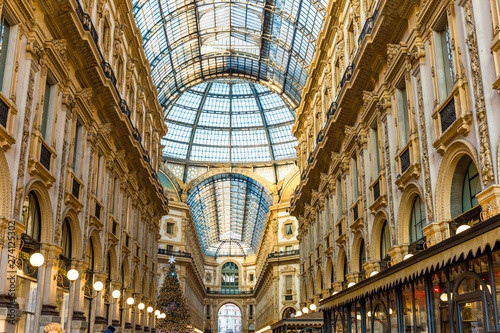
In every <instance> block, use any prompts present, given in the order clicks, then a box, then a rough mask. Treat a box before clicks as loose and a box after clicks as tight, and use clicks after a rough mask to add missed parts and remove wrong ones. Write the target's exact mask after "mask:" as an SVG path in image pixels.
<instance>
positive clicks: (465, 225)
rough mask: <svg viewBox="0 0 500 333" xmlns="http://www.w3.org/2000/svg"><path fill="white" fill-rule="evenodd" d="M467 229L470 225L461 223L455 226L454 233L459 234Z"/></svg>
mask: <svg viewBox="0 0 500 333" xmlns="http://www.w3.org/2000/svg"><path fill="white" fill-rule="evenodd" d="M467 229H470V225H468V224H462V225H461V226H460V227H458V228H457V231H456V233H457V234H459V233H461V232H464V231H465V230H467Z"/></svg>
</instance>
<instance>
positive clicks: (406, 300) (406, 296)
mask: <svg viewBox="0 0 500 333" xmlns="http://www.w3.org/2000/svg"><path fill="white" fill-rule="evenodd" d="M402 295H403V298H402V301H403V318H404V331H405V332H412V330H413V290H412V287H411V284H406V285H404V286H403V293H402Z"/></svg>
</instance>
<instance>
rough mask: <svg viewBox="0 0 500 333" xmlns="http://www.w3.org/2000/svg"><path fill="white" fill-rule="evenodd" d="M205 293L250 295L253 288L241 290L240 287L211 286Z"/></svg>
mask: <svg viewBox="0 0 500 333" xmlns="http://www.w3.org/2000/svg"><path fill="white" fill-rule="evenodd" d="M207 294H214V295H251V294H253V288H250V289H248V290H243V289H240V288H234V289H233V288H217V289H212V288H207Z"/></svg>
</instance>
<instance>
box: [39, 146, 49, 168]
mask: <svg viewBox="0 0 500 333" xmlns="http://www.w3.org/2000/svg"><path fill="white" fill-rule="evenodd" d="M51 157H52V153H51V152H50V150H49V149H48V148H47V147H46V146H45V145H44V144H43V143H42V146H41V147H40V164H41V165H43V167H44V168H45V169H47V171H49V172H50V159H51Z"/></svg>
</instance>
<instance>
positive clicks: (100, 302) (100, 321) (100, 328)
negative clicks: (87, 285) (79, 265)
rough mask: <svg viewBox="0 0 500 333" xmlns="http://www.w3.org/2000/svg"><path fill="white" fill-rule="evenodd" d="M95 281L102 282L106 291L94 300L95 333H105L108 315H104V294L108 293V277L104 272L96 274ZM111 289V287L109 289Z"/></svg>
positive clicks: (98, 294)
mask: <svg viewBox="0 0 500 333" xmlns="http://www.w3.org/2000/svg"><path fill="white" fill-rule="evenodd" d="M94 276H95V281H101V282H102V283H104V289H103V290H102V291H101V292H99V293H97V295H96V298H95V299H94V300H93V301H94V305H95V312H94V313H95V316H94V330H93V332H104V331H105V330H106V328H107V327H108V326H107V324H108V323H107V321H106V314H105V313H104V293H105V292H107V291H106V288H107V287H108V286H106V284H105V282H106V279H107V275H106V274H105V273H103V272H96V273H94ZM108 288H109V287H108Z"/></svg>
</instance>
